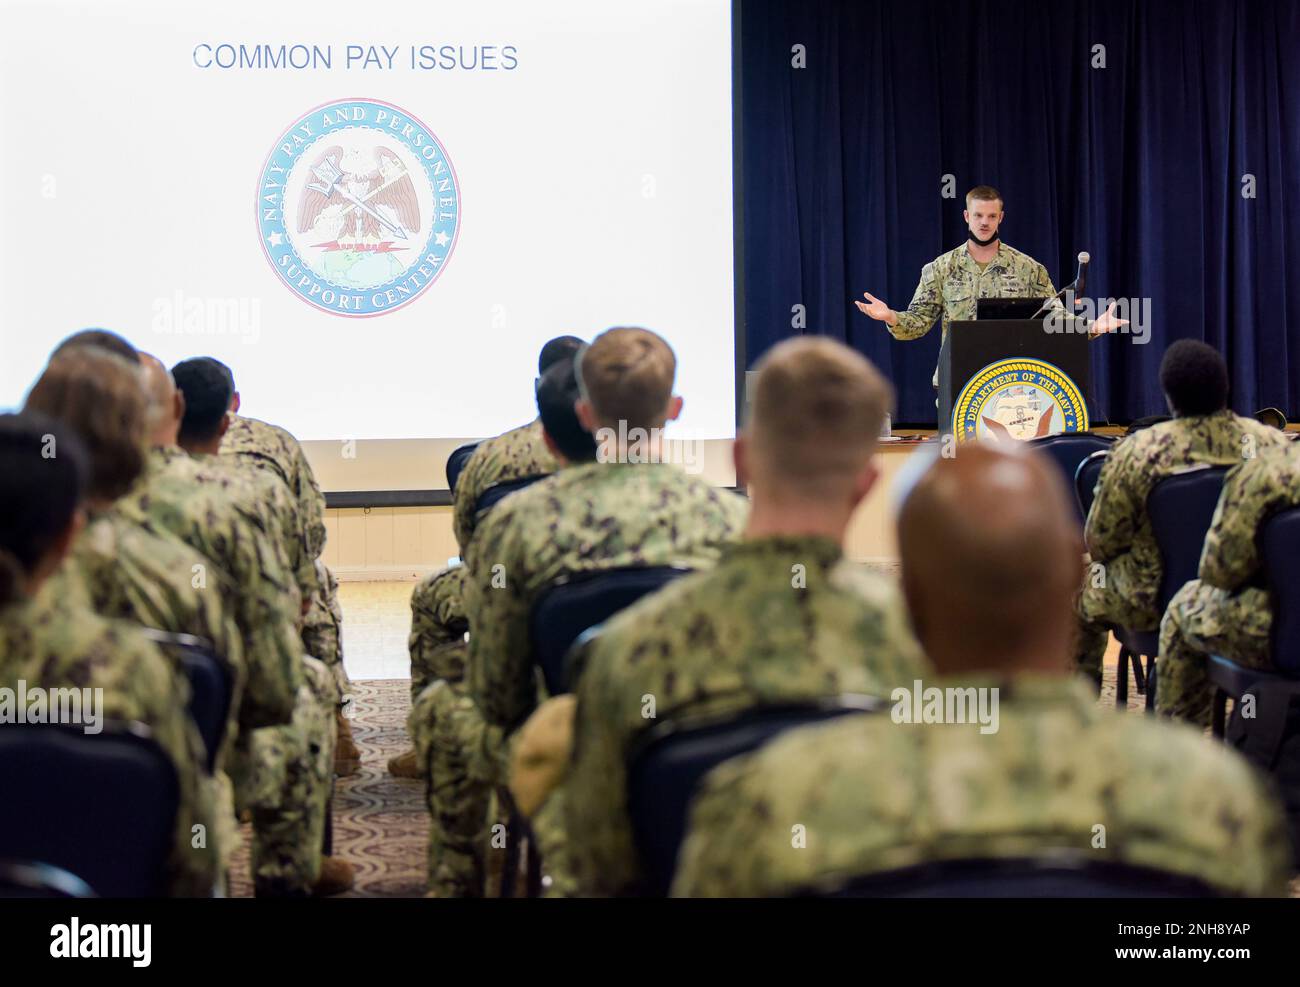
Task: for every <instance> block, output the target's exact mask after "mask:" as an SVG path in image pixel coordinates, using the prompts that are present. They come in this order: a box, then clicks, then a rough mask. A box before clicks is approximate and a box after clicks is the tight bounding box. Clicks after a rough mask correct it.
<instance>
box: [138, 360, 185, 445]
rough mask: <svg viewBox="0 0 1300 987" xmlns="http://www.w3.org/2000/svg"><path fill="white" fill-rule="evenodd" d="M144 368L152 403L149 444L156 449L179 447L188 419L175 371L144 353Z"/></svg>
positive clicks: (145, 383) (141, 364) (146, 388)
mask: <svg viewBox="0 0 1300 987" xmlns="http://www.w3.org/2000/svg"><path fill="white" fill-rule="evenodd" d="M140 366H141V367H143V368H144V388H145V395H146V396H147V397H148V400H149V414H148V421H149V442H150V444H151V445H155V446H171V445H175V444H176V435H177V433H178V432H179V431H180V427H181V419H182V418H183V417H184V416H185V399H184V398H183V397H182V396H181V394H180V392H179V391H177V390H176V381H175V380H173V379H172V374H171V371H170V370H168V369H167V367H166V366H164V365H163V362H162V361H161V360H159V359H158V358H157V357H156V356H154V355H153V354H152V353H141V354H140Z"/></svg>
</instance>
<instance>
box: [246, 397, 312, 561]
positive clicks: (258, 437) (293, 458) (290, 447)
mask: <svg viewBox="0 0 1300 987" xmlns="http://www.w3.org/2000/svg"><path fill="white" fill-rule="evenodd" d="M229 418H230V425H229V427H228V428H227V429H226V434H225V435H224V436H222V438H221V455H223V456H232V457H234V458H236V459H239V460H240V461H242V462H244V463H246V464H248V465H250V466H255V467H257V468H259V469H263V470H269V471H270V472H272V473H274V474H275V475H276V476H278V477H279V478H280V479H281V480H283V481H284V484H285V486H287V487H288V488H289V492H290V493H291V494H292V495H293V497H294V498H295V499H296V500H297V502H298V514H299V517H300V518H301V521H302V524H303V530H304V532H305V534H306V539H307V554H308V556H309V557H311V558H313V559H314V558H317V557H318V556H319V555H320V553H321V551H322V550H323V549H324V548H325V495H324V494H323V493H321V489H320V486H319V485H318V484H317V483H316V475H315V474H314V473H313V472H312V468H311V463H309V462H308V461H307V456H306V455H305V454H304V453H303V451H302V446H301V445H300V444H299V442H298V440H297V439H296V438H294V437H293V436H292V435H291V434H290V433H289V432H287V431H285V430H284V429H282V428H280V427H279V426H278V425H269V424H267V423H266V422H264V421H259V420H258V419H256V418H245V417H244V416H242V415H230V416H229Z"/></svg>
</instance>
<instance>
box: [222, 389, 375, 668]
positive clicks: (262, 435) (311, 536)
mask: <svg viewBox="0 0 1300 987" xmlns="http://www.w3.org/2000/svg"><path fill="white" fill-rule="evenodd" d="M221 456H222V457H228V458H230V459H231V460H232V461H235V462H238V463H241V464H243V465H245V466H250V467H254V468H256V469H259V470H262V471H264V472H266V473H267V474H269V475H271V476H275V477H278V478H279V479H280V480H281V481H282V482H283V483H284V485H285V486H286V487H288V489H289V493H290V494H291V496H292V498H293V499H294V501H295V502H296V504H297V515H298V523H299V524H300V525H301V531H302V540H303V553H304V554H303V556H302V558H301V560H300V564H303V565H307V564H312V563H314V565H313V568H314V570H315V578H314V588H313V589H311V590H308V589H307V588H306V584H303V585H304V589H303V594H304V596H305V597H306V598H307V599H309V600H310V601H311V603H310V609H309V610H308V612H307V617H306V619H305V621H304V623H303V629H302V643H303V647H304V648H306V650H307V653H308V654H309V655H312V656H313V657H315V658H319V659H320V660H321V661H323V662H324V663H325V664H326V665H328V666H329V668H330V671H331V672H333V674H334V678H335V680H336V681H337V682H338V685H339V689H340V691H342V692H346V691H347V690H348V689H349V687H350V686H349V683H348V676H347V672H346V671H345V669H344V667H343V632H342V624H343V608H342V607H341V606H340V605H339V593H338V580H337V579H336V578H335V577H334V574H333V573H332V572H330V571H329V569H328V568H327V567H326V566H325V564H324V563H323V562H321V561H320V554H321V552H322V551H324V549H325V534H326V532H325V495H324V494H323V493H321V489H320V485H319V484H318V483H317V482H316V474H315V473H314V472H312V468H311V463H310V462H309V461H308V459H307V456H306V454H305V453H304V452H303V451H302V445H301V444H300V443H299V442H298V440H297V439H296V438H294V436H293V435H292V434H291V433H289V432H288V431H286V430H285V429H283V428H280V427H279V426H278V425H270V424H268V423H266V422H264V421H260V420H258V419H256V418H245V417H243V416H242V415H231V416H230V425H229V427H228V428H227V429H226V434H225V435H224V436H222V438H221ZM300 582H301V579H300Z"/></svg>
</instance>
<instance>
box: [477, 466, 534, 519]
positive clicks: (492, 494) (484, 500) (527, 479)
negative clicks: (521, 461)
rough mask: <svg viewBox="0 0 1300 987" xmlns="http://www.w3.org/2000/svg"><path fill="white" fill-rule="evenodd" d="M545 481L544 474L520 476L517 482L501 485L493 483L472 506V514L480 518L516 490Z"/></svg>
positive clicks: (505, 482) (507, 482) (509, 481)
mask: <svg viewBox="0 0 1300 987" xmlns="http://www.w3.org/2000/svg"><path fill="white" fill-rule="evenodd" d="M544 479H546V476H545V474H540V475H538V476H521V477H520V478H519V479H517V480H505V481H503V482H502V483H494V484H492V486H490V487H488V488H487V489H486V490H484V491H483V492H482V493H481V494H479V498H478V501H477V502H476V503H475V504H474V513H475V515H476V516H477V517H482V516H483V515H484V514H485V513H487V512H488V511H490V510H491V509H492V508H494V507H496V505H497V504H499V503H501V501H503V500H504V499H505V498H506V497H509V496H510V495H511V494H512V493H514V492H515V491H516V490H522V489H524V487H530V486H532V485H533V484H534V483H536V482H537V481H538V480H544Z"/></svg>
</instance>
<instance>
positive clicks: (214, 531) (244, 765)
mask: <svg viewBox="0 0 1300 987" xmlns="http://www.w3.org/2000/svg"><path fill="white" fill-rule="evenodd" d="M252 490H253V488H252V487H250V486H248V485H247V484H246V483H244V482H242V481H241V480H240V479H238V478H237V477H235V476H233V475H232V474H231V473H230V472H229V471H228V470H215V469H212V468H209V467H205V466H204V465H203V464H202V463H200V462H199V461H197V460H195V459H193V458H192V457H190V456H188V455H186V454H185V453H184V452H183V451H182V450H180V449H179V448H176V447H174V446H173V447H168V448H156V449H153V450H151V451H150V453H149V456H148V460H147V464H146V468H145V473H144V475H143V477H142V478H141V480H140V482H139V483H138V484H137V485H136V487H135V488H134V489H133V490H132V491H131V492H130V493H128V494H127V495H126V496H125V497H124V498H122V499H121V500H120V501H119V502H118V509H119V510H120V511H121V513H122V514H123V516H124V517H127V518H130V519H132V520H135V521H138V522H139V523H142V524H144V525H145V526H146V527H149V528H150V529H151V530H155V531H163V532H169V533H171V534H172V535H174V536H175V537H178V538H180V539H181V540H182V541H184V542H185V543H186V544H188V545H189V546H190V547H191V548H194V549H195V550H197V551H199V552H201V553H203V554H205V555H207V556H208V557H209V558H211V559H212V560H213V562H214V563H215V564H216V566H217V567H219V568H220V569H222V570H224V571H225V574H226V575H227V576H228V577H229V579H228V580H224V581H222V585H223V586H224V587H225V588H226V589H227V590H228V591H229V592H230V593H231V594H232V595H231V599H230V600H229V601H228V603H229V610H230V612H231V614H232V615H233V617H234V620H235V623H236V624H237V625H238V627H239V630H240V634H241V637H242V645H243V648H242V650H243V653H244V656H245V667H246V670H247V683H248V684H247V687H246V689H245V691H244V694H243V697H242V699H241V702H240V707H239V718H238V719H239V724H240V728H241V733H240V735H239V738H238V739H237V741H236V743H235V746H234V750H233V752H232V754H233V756H232V757H231V760H230V775H231V778H232V780H233V781H234V786H235V795H236V797H237V803H238V805H239V806H246V807H248V808H251V809H252V810H253V823H254V833H253V860H252V863H253V876H254V884H255V887H256V889H257V891H258V893H260V894H306V893H308V892H309V890H310V887H311V885H312V884H313V883H314V882H315V881H316V879H317V877H318V876H319V871H320V851H321V841H320V833H321V832H323V828H322V827H323V818H324V814H323V810H320V811H318V810H317V809H316V806H318V805H319V806H323V805H324V804H325V802H326V801H327V800H328V797H329V785H330V781H331V775H330V774H329V773H326V774H325V775H323V776H322V775H321V773H320V772H319V771H318V770H316V765H317V764H318V761H319V758H320V756H321V755H320V752H321V751H322V750H323V751H325V752H326V756H327V757H328V758H330V759H332V758H333V756H334V751H333V747H334V739H335V733H334V729H335V727H334V720H333V716H332V711H333V707H334V706H336V705H337V703H338V695H337V690H336V688H335V687H334V685H333V680H332V676H330V677H329V678H330V681H329V682H322V681H320V678H319V676H318V674H317V672H318V669H317V668H315V667H314V666H313V663H311V662H308V661H305V660H304V656H303V649H302V643H301V640H300V639H299V636H298V626H297V620H298V618H299V615H300V613H301V609H300V606H299V600H300V597H299V593H298V587H297V584H296V582H295V578H294V574H293V573H292V572H291V570H290V566H289V562H288V560H287V558H286V556H285V550H284V547H283V544H282V541H281V538H280V537H279V533H278V532H277V531H276V529H275V525H274V521H273V520H270V519H268V514H267V512H266V509H265V508H264V507H263V506H262V505H260V504H257V503H253V502H251V501H252V497H251V496H250V491H252ZM322 703H323V704H326V708H322V707H321V705H320V704H322ZM258 727H263V728H270V729H266V730H259V729H255V728H258ZM276 785H280V786H281V787H279V788H276V787H275V786H276ZM286 786H296V789H295V788H293V787H286ZM306 787H310V791H309V792H306V793H304V791H303V789H304V788H306ZM317 820H320V824H319V825H318V823H317Z"/></svg>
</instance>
